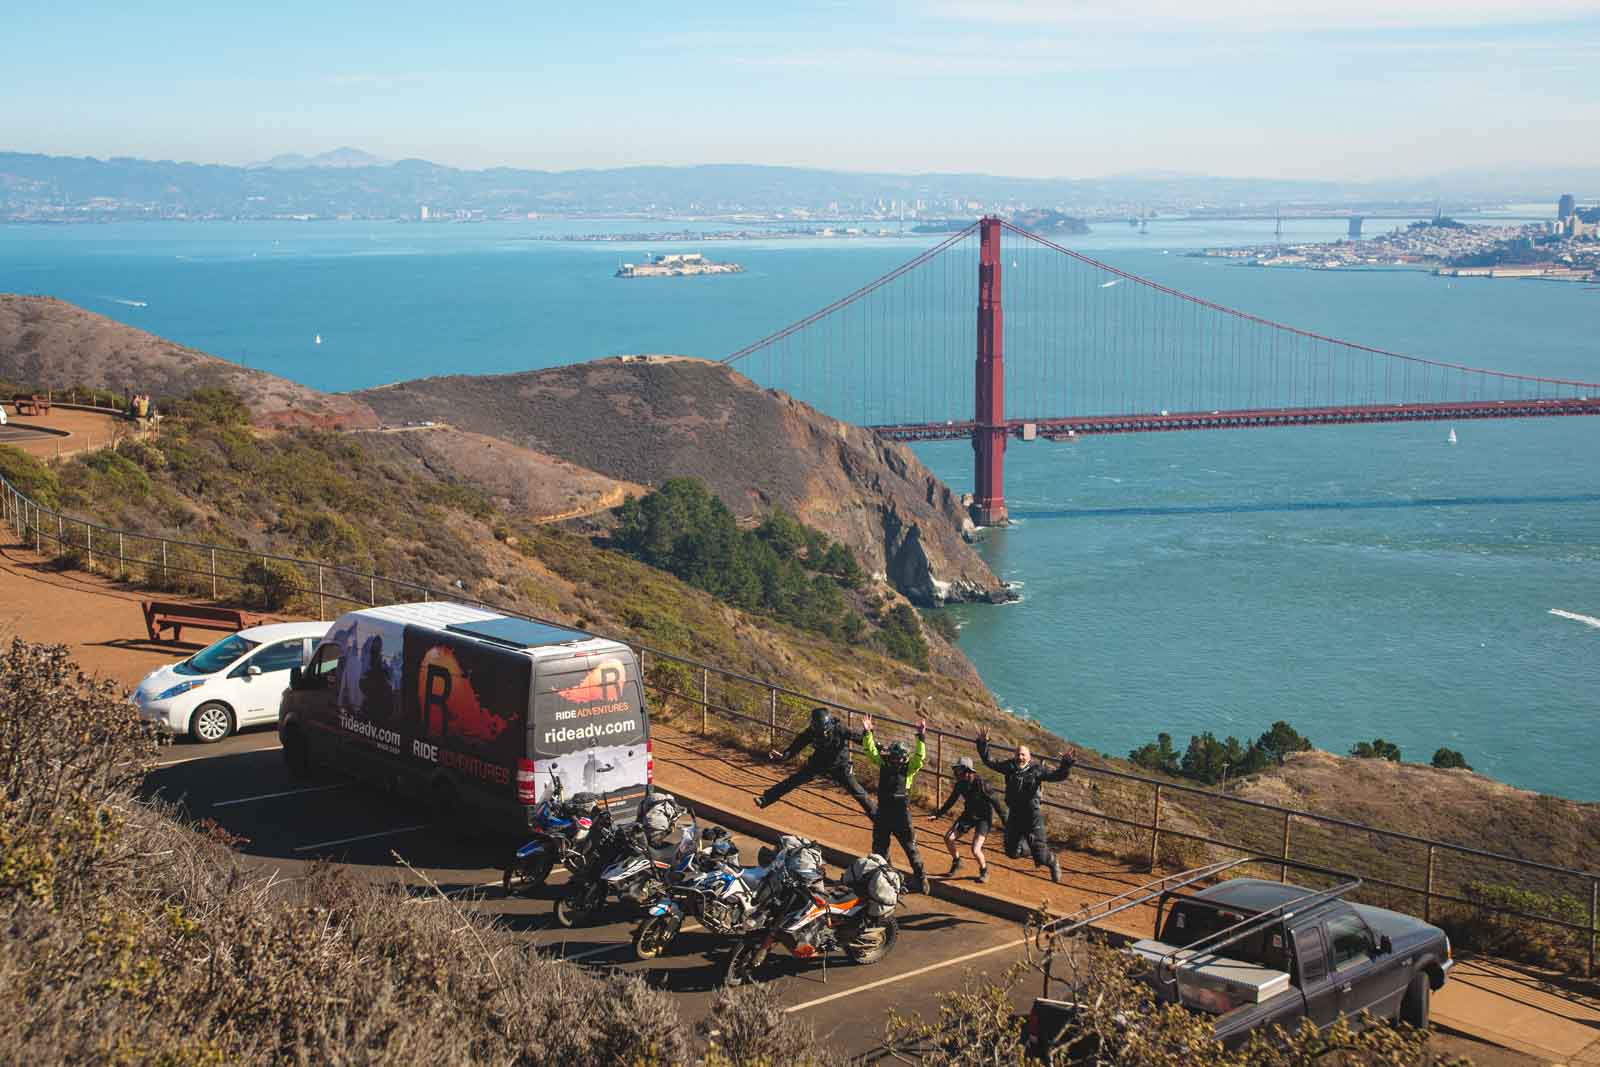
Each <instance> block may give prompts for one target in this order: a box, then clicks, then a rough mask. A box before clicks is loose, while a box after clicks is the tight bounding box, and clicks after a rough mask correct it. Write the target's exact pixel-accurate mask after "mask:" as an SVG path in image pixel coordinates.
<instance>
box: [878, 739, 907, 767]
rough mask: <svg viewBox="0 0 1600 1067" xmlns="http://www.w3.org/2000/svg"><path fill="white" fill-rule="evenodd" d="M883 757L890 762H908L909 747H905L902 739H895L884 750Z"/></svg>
mask: <svg viewBox="0 0 1600 1067" xmlns="http://www.w3.org/2000/svg"><path fill="white" fill-rule="evenodd" d="M883 758H884V759H886V760H888V761H889V762H890V763H909V762H911V749H910V748H908V747H906V743H905V742H904V741H896V742H895V743H894V744H892V745H890V746H889V747H888V748H887V749H885V750H884V753H883Z"/></svg>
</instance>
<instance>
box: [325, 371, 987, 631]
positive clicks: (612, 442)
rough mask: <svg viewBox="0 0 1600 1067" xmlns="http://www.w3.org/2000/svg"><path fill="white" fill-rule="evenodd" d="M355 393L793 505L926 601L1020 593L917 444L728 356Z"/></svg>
mask: <svg viewBox="0 0 1600 1067" xmlns="http://www.w3.org/2000/svg"><path fill="white" fill-rule="evenodd" d="M354 397H355V399H356V400H358V401H359V402H360V403H362V404H363V405H365V406H368V407H370V408H372V409H373V410H374V411H376V412H377V413H378V414H379V415H380V416H381V417H382V418H383V419H384V421H385V422H387V423H391V424H396V423H405V422H412V423H415V422H423V421H442V422H448V423H450V424H451V425H452V426H455V427H458V428H460V429H463V430H469V431H472V432H476V433H481V434H486V435H490V436H495V437H500V438H503V439H505V440H507V441H510V442H512V443H513V444H517V445H520V446H523V447H526V448H531V449H533V450H535V451H538V452H544V453H548V454H549V455H553V456H558V457H560V458H562V459H565V460H568V461H569V462H572V463H575V464H578V465H579V466H581V467H585V468H587V469H589V470H592V471H597V472H599V473H601V474H604V475H606V476H608V477H611V478H616V479H620V480H623V481H627V482H632V483H636V484H640V485H646V486H649V485H659V484H660V483H662V482H664V481H666V480H667V479H668V478H673V477H680V476H692V477H696V478H699V479H700V480H701V481H703V482H705V483H706V485H707V486H708V487H709V488H710V489H711V490H712V491H713V492H715V493H716V494H717V495H718V496H720V497H721V498H722V499H723V500H724V501H725V502H726V503H727V504H728V506H729V507H730V508H732V509H733V511H734V512H735V514H737V515H739V516H741V517H745V518H754V517H755V516H758V515H760V514H762V513H764V512H766V511H769V510H771V509H772V508H774V507H782V508H784V509H786V510H788V511H791V512H793V513H794V514H795V515H796V516H797V517H799V518H800V520H801V521H802V522H805V523H807V524H808V525H811V526H814V527H816V528H817V529H820V530H823V531H824V532H826V533H827V534H828V535H829V536H830V537H833V538H834V539H835V540H838V541H842V542H844V543H845V544H846V545H848V546H849V547H850V548H851V549H852V550H853V551H854V552H855V553H856V555H857V558H858V559H860V561H861V564H862V566H863V568H864V569H866V570H868V571H869V572H875V573H880V574H884V575H886V576H887V577H888V578H889V579H890V581H891V582H892V583H893V584H894V586H895V587H896V588H897V589H899V590H900V591H901V592H902V593H904V594H905V595H906V597H907V598H909V599H911V600H913V601H914V602H916V603H919V604H924V605H930V604H938V603H942V602H944V601H947V600H998V599H1004V598H1005V597H1006V596H1007V593H1006V590H1005V586H1004V584H1003V583H1002V582H1000V580H999V579H997V578H996V577H995V576H994V574H993V572H991V571H990V570H989V568H988V566H987V565H986V564H985V563H984V562H983V560H982V559H981V558H979V556H978V554H977V553H976V552H975V551H974V550H973V548H972V546H971V545H970V544H969V543H968V541H967V539H966V538H967V535H968V534H969V533H970V532H971V530H972V523H971V520H970V519H969V518H968V517H967V515H966V512H965V510H964V509H963V508H962V507H961V504H960V501H959V500H958V499H957V498H956V496H955V494H954V493H952V492H951V491H950V489H949V488H948V487H947V486H945V485H944V484H943V483H942V482H940V481H939V479H938V478H936V477H935V476H934V475H933V473H932V472H930V471H929V470H928V469H927V468H926V467H924V466H923V465H922V464H921V463H920V462H919V461H918V460H917V458H916V456H915V455H913V454H912V452H911V451H910V450H909V449H907V448H906V447H905V446H903V445H899V444H895V443H892V442H889V441H885V440H883V439H882V438H879V437H878V436H877V435H876V434H873V433H872V432H871V431H868V430H864V429H862V428H860V427H858V426H852V425H850V424H848V423H843V422H840V421H838V420H836V419H832V418H829V417H828V416H826V415H823V414H822V413H820V412H818V411H817V410H816V409H814V408H812V407H810V406H809V405H806V404H802V403H800V402H798V401H796V400H794V399H793V398H791V397H788V396H786V395H784V394H782V393H779V392H776V391H773V390H764V389H761V388H760V387H759V386H757V385H755V384H754V383H753V382H751V381H750V380H749V379H747V378H745V377H743V376H742V375H740V374H738V373H736V372H735V371H733V370H731V369H729V368H727V367H725V366H723V365H721V364H718V363H711V362H707V361H705V360H698V359H690V358H687V357H682V356H623V357H618V358H614V359H604V360H596V361H593V362H590V363H580V364H574V365H571V366H565V367H554V368H551V369H549V370H540V371H528V372H525V373H521V374H505V375H487V376H471V375H457V376H451V377H444V378H427V379H423V380H419V381H412V382H402V383H400V384H397V385H391V386H385V387H383V388H381V389H372V390H367V391H364V392H360V393H356V394H354Z"/></svg>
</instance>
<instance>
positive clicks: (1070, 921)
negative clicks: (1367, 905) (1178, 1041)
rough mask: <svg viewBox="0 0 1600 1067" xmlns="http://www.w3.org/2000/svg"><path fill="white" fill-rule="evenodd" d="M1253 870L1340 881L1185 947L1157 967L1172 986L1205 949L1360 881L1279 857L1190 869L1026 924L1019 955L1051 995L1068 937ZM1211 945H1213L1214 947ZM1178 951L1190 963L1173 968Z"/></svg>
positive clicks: (1333, 896) (1248, 858) (1341, 892)
mask: <svg viewBox="0 0 1600 1067" xmlns="http://www.w3.org/2000/svg"><path fill="white" fill-rule="evenodd" d="M1252 864H1270V865H1271V866H1274V867H1293V868H1296V869H1297V870H1305V871H1312V872H1315V873H1317V874H1326V875H1332V876H1334V877H1336V878H1339V879H1341V881H1340V883H1339V884H1338V885H1336V886H1334V887H1333V888H1331V889H1319V890H1315V891H1312V892H1309V893H1305V894H1302V895H1301V896H1298V897H1295V898H1294V899H1292V900H1288V901H1285V902H1284V903H1282V904H1279V905H1277V906H1275V907H1272V908H1268V909H1267V910H1265V911H1262V912H1259V913H1257V914H1255V915H1252V916H1250V917H1248V918H1246V919H1245V920H1244V921H1243V922H1241V923H1235V924H1234V925H1233V926H1230V927H1228V928H1226V929H1224V930H1219V931H1217V933H1215V934H1213V935H1211V936H1209V937H1206V938H1202V939H1201V940H1200V941H1198V942H1196V943H1195V944H1193V945H1184V946H1182V947H1181V948H1179V949H1175V950H1174V951H1173V952H1172V953H1170V954H1169V955H1168V956H1167V957H1166V958H1165V959H1163V961H1162V962H1161V964H1160V965H1159V966H1160V968H1161V970H1162V971H1163V973H1165V972H1171V973H1172V975H1173V977H1172V978H1171V979H1170V981H1176V972H1177V969H1178V968H1180V967H1183V966H1186V965H1187V962H1188V960H1193V959H1196V958H1199V957H1200V956H1202V955H1205V954H1206V952H1205V951H1201V948H1202V946H1203V947H1204V949H1206V950H1209V951H1212V952H1214V951H1215V950H1216V949H1219V948H1223V947H1225V946H1227V945H1231V944H1233V943H1235V942H1236V941H1240V940H1242V939H1244V938H1246V937H1248V936H1250V934H1252V933H1254V932H1255V928H1256V927H1260V926H1267V925H1271V924H1272V923H1274V922H1279V921H1281V920H1282V919H1284V918H1287V917H1288V915H1292V914H1295V913H1296V912H1299V911H1303V910H1305V909H1306V908H1309V907H1316V906H1317V905H1319V904H1322V903H1325V902H1326V901H1329V900H1333V899H1336V898H1338V897H1341V896H1343V895H1344V894H1346V893H1348V892H1350V891H1352V890H1353V889H1355V888H1356V887H1357V886H1359V885H1360V884H1361V879H1360V878H1357V877H1355V876H1354V875H1351V874H1349V873H1347V872H1344V871H1335V870H1331V869H1329V868H1327V867H1317V866H1314V865H1312V864H1309V863H1296V862H1295V861H1293V860H1289V861H1287V862H1285V861H1284V860H1283V859H1282V858H1280V857H1277V856H1241V857H1238V858H1236V859H1231V860H1219V861H1217V862H1216V863H1208V864H1206V865H1204V866H1201V867H1192V868H1190V869H1189V870H1187V871H1180V872H1178V873H1177V874H1170V875H1167V876H1166V877H1164V878H1158V879H1156V880H1155V881H1153V882H1146V883H1145V884H1144V885H1141V886H1138V887H1137V888H1134V889H1130V890H1128V891H1127V892H1125V893H1119V894H1117V895H1116V896H1114V897H1107V898H1106V899H1104V900H1097V901H1094V902H1093V903H1090V904H1085V905H1084V906H1083V907H1081V908H1079V909H1078V910H1077V911H1075V912H1073V913H1072V914H1071V915H1066V916H1062V917H1060V918H1056V919H1038V920H1036V919H1029V920H1028V921H1027V922H1026V923H1025V924H1024V933H1025V935H1026V936H1025V938H1024V941H1023V953H1024V955H1025V957H1026V958H1027V960H1028V962H1029V963H1030V964H1031V965H1032V966H1033V967H1034V969H1036V970H1038V971H1040V972H1042V973H1043V975H1044V991H1043V992H1044V996H1046V997H1048V996H1049V995H1050V983H1051V982H1052V981H1063V979H1056V978H1055V977H1054V976H1053V974H1052V970H1053V962H1054V957H1055V955H1056V953H1057V952H1058V951H1060V950H1061V948H1062V946H1063V945H1064V943H1065V941H1066V940H1067V939H1068V938H1070V937H1071V936H1072V935H1074V934H1076V933H1078V932H1079V931H1081V930H1084V929H1086V928H1087V927H1090V926H1093V925H1094V924H1095V923H1097V922H1101V921H1103V920H1105V919H1107V918H1110V917H1111V916H1113V915H1116V914H1118V913H1119V912H1124V911H1127V910H1129V909H1130V908H1137V907H1140V906H1142V905H1145V904H1148V903H1150V901H1152V900H1156V899H1158V898H1160V897H1162V896H1165V895H1166V894H1168V893H1172V892H1174V891H1176V890H1179V889H1186V888H1188V887H1189V886H1192V885H1195V884H1196V883H1198V882H1204V881H1206V880H1207V879H1211V878H1215V877H1217V876H1218V875H1220V874H1223V873H1225V872H1227V871H1230V870H1233V869H1234V868H1236V867H1244V866H1249V865H1252ZM1290 908H1293V909H1294V911H1288V910H1287V909H1290ZM1158 933H1159V931H1158ZM1211 942H1215V943H1214V944H1212V943H1211ZM1179 951H1183V952H1193V953H1194V954H1193V955H1191V956H1189V957H1188V960H1185V961H1177V962H1173V958H1174V957H1175V956H1176V954H1177V952H1179Z"/></svg>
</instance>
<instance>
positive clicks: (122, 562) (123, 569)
mask: <svg viewBox="0 0 1600 1067" xmlns="http://www.w3.org/2000/svg"><path fill="white" fill-rule="evenodd" d="M127 572H128V557H127V556H125V555H123V553H122V531H121V530H118V531H117V573H118V574H119V575H120V574H126V573H127Z"/></svg>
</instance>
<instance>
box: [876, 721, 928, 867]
mask: <svg viewBox="0 0 1600 1067" xmlns="http://www.w3.org/2000/svg"><path fill="white" fill-rule="evenodd" d="M927 732H928V721H927V720H926V719H918V720H917V747H916V749H915V750H913V749H912V748H911V747H910V746H908V745H907V744H906V743H905V742H904V741H896V742H895V743H894V744H892V745H890V746H889V747H888V748H885V749H883V750H881V751H880V750H879V749H878V741H877V738H875V737H873V736H872V719H871V718H869V717H867V716H865V715H863V716H862V717H861V735H862V736H861V747H862V749H863V750H864V751H865V752H866V754H867V759H869V760H871V761H872V763H873V764H874V765H875V766H876V767H877V768H878V814H877V816H876V817H875V818H873V820H872V851H873V852H875V853H877V854H878V855H880V856H882V857H883V858H884V859H888V858H889V840H890V838H891V837H892V838H894V839H895V840H897V841H899V842H900V847H901V848H903V849H905V853H906V859H907V860H909V861H910V862H911V881H910V882H909V883H908V884H907V886H906V889H907V891H908V892H911V893H926V892H927V891H928V875H927V872H926V871H925V870H924V869H923V866H922V853H921V852H920V851H918V849H917V832H916V830H914V829H913V828H912V826H911V784H912V783H913V782H914V781H916V778H917V772H918V771H920V770H921V769H922V765H923V763H925V762H926V761H927V759H928V744H927V741H926V739H925V735H926V734H927Z"/></svg>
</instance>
